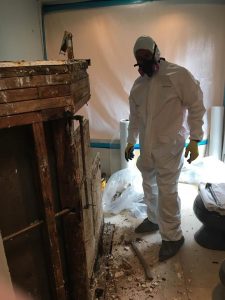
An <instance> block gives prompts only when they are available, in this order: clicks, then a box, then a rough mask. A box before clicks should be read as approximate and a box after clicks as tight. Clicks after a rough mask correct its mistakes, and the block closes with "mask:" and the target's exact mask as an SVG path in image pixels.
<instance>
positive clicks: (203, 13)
mask: <svg viewBox="0 0 225 300" xmlns="http://www.w3.org/2000/svg"><path fill="white" fill-rule="evenodd" d="M160 2H161V1H155V2H146V3H142V4H135V5H122V6H112V7H101V8H92V9H79V10H68V11H59V12H52V13H51V14H47V15H46V16H45V32H46V43H47V53H48V59H62V56H59V47H60V45H61V40H62V36H63V32H64V30H69V31H71V32H72V33H73V40H74V55H75V58H90V59H91V66H90V67H89V68H88V73H89V74H90V83H91V95H92V96H91V101H90V102H89V105H88V106H86V107H85V108H84V109H82V111H81V112H80V113H82V114H84V115H85V116H87V117H88V118H89V120H90V133H91V138H92V139H110V140H115V139H119V133H120V129H119V126H120V125H119V124H120V120H121V119H126V118H128V117H129V107H128V96H129V92H130V89H131V87H132V84H133V82H134V80H135V79H136V77H137V76H138V72H137V70H136V69H135V68H134V67H133V65H134V63H135V59H134V56H133V44H134V42H135V40H136V38H137V37H138V36H140V35H143V34H147V35H151V36H152V37H153V38H154V39H155V40H156V42H157V43H158V46H159V48H160V50H161V54H162V56H163V57H165V58H166V59H167V60H168V61H171V62H174V63H177V64H180V65H183V66H184V67H186V68H188V69H189V70H190V71H191V72H192V73H193V75H194V76H195V77H196V78H197V79H198V80H199V81H200V84H201V87H202V89H203V93H204V103H205V105H206V108H208V107H211V106H212V105H221V104H222V99H223V91H224V77H225V74H224V73H225V68H224V59H225V56H224V52H225V43H224V36H225V18H224V14H225V6H224V5H220V4H213V3H211V4H209V3H207V4H203V3H202V4H195V3H192V4H183V3H182V4H179V1H175V2H173V3H169V2H168V3H167V2H166V1H163V3H160ZM204 126H205V129H206V128H207V123H205V125H204Z"/></svg>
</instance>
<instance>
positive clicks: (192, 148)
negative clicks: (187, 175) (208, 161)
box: [184, 140, 199, 164]
mask: <svg viewBox="0 0 225 300" xmlns="http://www.w3.org/2000/svg"><path fill="white" fill-rule="evenodd" d="M189 154H190V156H189V159H188V160H187V161H188V162H189V164H190V163H191V162H192V161H193V160H195V159H196V158H197V157H198V155H199V153H198V142H197V141H193V140H191V141H190V143H189V144H188V145H187V148H186V151H185V155H184V156H185V157H188V155H189Z"/></svg>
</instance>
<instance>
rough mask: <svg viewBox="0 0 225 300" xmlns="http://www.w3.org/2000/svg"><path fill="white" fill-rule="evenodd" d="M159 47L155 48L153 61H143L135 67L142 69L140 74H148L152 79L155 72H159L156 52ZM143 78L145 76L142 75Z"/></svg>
mask: <svg viewBox="0 0 225 300" xmlns="http://www.w3.org/2000/svg"><path fill="white" fill-rule="evenodd" d="M156 48H157V45H156V44H155V46H154V51H153V55H152V58H151V59H143V61H142V63H140V64H135V65H134V67H137V66H138V67H139V68H140V71H139V72H140V74H141V75H142V73H144V74H147V75H148V77H151V76H152V75H153V74H154V73H155V71H157V70H158V63H157V62H156V61H155V52H156ZM142 76H143V75H142Z"/></svg>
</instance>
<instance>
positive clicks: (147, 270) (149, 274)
mask: <svg viewBox="0 0 225 300" xmlns="http://www.w3.org/2000/svg"><path fill="white" fill-rule="evenodd" d="M130 245H131V247H132V249H133V250H134V252H135V253H136V255H137V257H138V259H139V261H140V263H141V265H142V267H143V269H144V271H145V275H146V278H147V279H149V280H153V275H152V272H151V270H150V267H149V265H148V264H147V262H146V261H145V259H144V257H143V254H142V253H141V252H140V250H139V249H138V247H137V246H136V245H135V242H133V241H130Z"/></svg>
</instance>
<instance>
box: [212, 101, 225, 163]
mask: <svg viewBox="0 0 225 300" xmlns="http://www.w3.org/2000/svg"><path fill="white" fill-rule="evenodd" d="M223 118H224V107H223V106H212V108H211V121H210V136H209V155H210V156H213V157H215V158H217V159H221V155H222V139H223Z"/></svg>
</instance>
